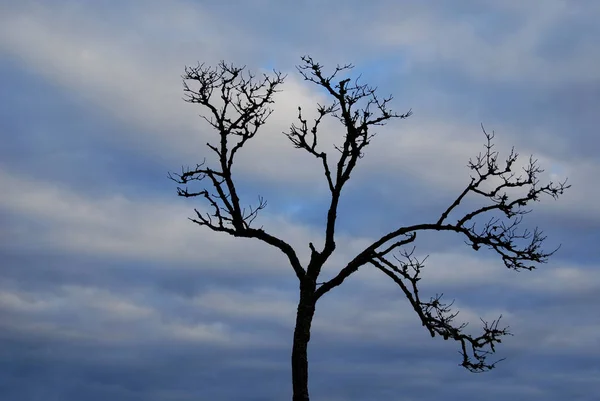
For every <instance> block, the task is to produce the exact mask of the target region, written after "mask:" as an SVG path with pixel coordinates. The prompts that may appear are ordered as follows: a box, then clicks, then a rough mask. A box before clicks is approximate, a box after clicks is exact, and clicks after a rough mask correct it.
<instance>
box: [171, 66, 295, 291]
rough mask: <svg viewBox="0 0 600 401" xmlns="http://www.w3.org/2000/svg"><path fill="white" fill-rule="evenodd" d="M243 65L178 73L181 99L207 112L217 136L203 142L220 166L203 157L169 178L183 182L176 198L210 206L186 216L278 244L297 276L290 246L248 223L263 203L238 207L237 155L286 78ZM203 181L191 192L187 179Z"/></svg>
mask: <svg viewBox="0 0 600 401" xmlns="http://www.w3.org/2000/svg"><path fill="white" fill-rule="evenodd" d="M244 69H245V67H235V66H233V65H227V64H225V62H223V61H221V62H220V63H219V65H218V66H217V67H216V68H211V67H207V66H205V65H204V64H199V65H197V66H195V67H186V68H185V74H184V75H183V76H182V78H183V89H184V93H185V96H186V97H185V101H187V102H189V103H197V104H200V105H201V106H203V107H204V108H206V109H207V110H208V116H207V115H201V117H202V118H203V119H204V120H205V121H206V122H208V124H209V125H210V126H211V127H213V128H214V129H215V130H216V131H217V133H218V140H217V141H215V142H213V143H210V142H209V143H207V144H206V145H207V146H208V148H209V149H211V150H212V151H213V152H214V153H215V154H216V155H217V157H218V165H217V166H215V167H206V166H205V163H206V161H204V162H202V163H201V164H197V165H196V167H195V168H189V167H188V168H187V169H183V168H182V170H181V173H179V174H177V173H174V174H171V173H169V178H171V179H172V180H173V181H175V182H177V183H178V184H182V185H184V187H178V188H177V193H178V195H179V196H183V197H197V196H200V197H202V198H204V199H205V200H206V201H207V202H208V204H209V205H210V207H211V209H212V213H205V214H202V213H200V212H199V211H198V210H196V209H195V212H196V216H197V218H195V219H190V220H192V221H193V222H194V223H196V224H198V225H201V226H206V227H208V228H210V229H211V230H213V231H219V232H226V233H228V234H230V235H234V236H237V237H247V238H257V239H259V240H262V241H264V242H266V243H268V244H270V245H272V246H275V247H277V248H278V249H280V250H281V251H282V252H283V253H285V254H286V255H287V256H288V258H289V260H290V263H291V264H292V267H293V268H294V271H295V272H296V275H297V276H298V278H300V279H301V278H302V277H304V274H305V271H304V269H303V268H302V266H301V265H300V261H299V260H298V257H297V255H296V253H295V252H294V250H293V248H292V247H291V246H290V245H289V244H287V243H286V242H284V241H282V240H280V239H278V238H276V237H274V236H271V235H269V234H268V233H266V232H265V231H264V230H263V229H262V228H261V229H254V228H252V227H251V224H252V222H253V221H254V219H255V218H256V217H257V215H258V212H259V211H260V210H262V209H264V208H265V207H266V205H267V202H266V201H265V200H264V199H263V198H262V197H259V200H258V205H257V206H250V207H249V208H247V209H246V208H244V207H242V206H241V205H240V198H239V195H238V192H237V189H236V186H235V183H234V181H233V174H232V168H233V163H234V158H235V155H236V154H237V152H238V151H239V150H240V149H241V148H242V147H243V146H244V145H245V144H246V143H247V141H248V140H250V139H252V138H253V137H254V136H255V135H256V133H257V132H258V130H259V129H260V127H261V126H263V125H264V124H265V122H266V120H267V119H268V117H269V116H270V115H271V113H272V109H271V108H270V105H271V104H272V103H273V102H274V100H273V97H274V95H275V93H276V92H278V90H277V88H278V86H279V85H281V84H282V83H283V81H284V79H285V76H282V75H281V73H279V72H277V71H274V76H269V75H267V74H264V75H263V77H262V78H261V79H257V77H256V76H255V75H254V74H252V73H247V74H244ZM206 179H208V184H207V185H206V186H204V187H203V188H202V189H200V190H198V191H192V192H190V190H189V189H188V184H189V183H191V182H194V181H198V182H200V181H205V180H206Z"/></svg>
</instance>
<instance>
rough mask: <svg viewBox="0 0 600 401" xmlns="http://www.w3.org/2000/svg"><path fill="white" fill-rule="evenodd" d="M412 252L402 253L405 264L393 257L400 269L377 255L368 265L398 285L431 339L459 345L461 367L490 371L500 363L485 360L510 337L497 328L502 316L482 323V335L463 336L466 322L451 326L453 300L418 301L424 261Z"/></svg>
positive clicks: (505, 331)
mask: <svg viewBox="0 0 600 401" xmlns="http://www.w3.org/2000/svg"><path fill="white" fill-rule="evenodd" d="M413 252H414V248H413V250H412V251H411V252H406V251H405V252H403V253H402V256H403V257H404V258H405V259H406V261H400V260H399V259H398V258H396V257H395V259H396V261H397V262H398V263H399V264H400V266H399V267H398V266H396V265H395V264H394V263H392V262H390V261H389V260H387V259H386V258H384V257H382V256H377V257H376V258H374V259H371V260H370V261H369V262H370V263H371V264H372V265H373V266H375V267H376V268H377V269H379V270H380V271H382V272H383V273H385V274H386V275H387V276H388V277H390V278H391V279H392V280H393V281H394V282H395V283H396V284H398V286H399V287H400V288H401V289H402V292H403V293H404V295H405V296H406V298H407V299H408V300H409V302H410V304H411V306H412V307H413V309H414V310H415V312H416V313H417V315H418V316H419V319H420V320H421V324H422V325H423V326H424V327H425V328H427V330H428V331H429V333H430V334H431V337H435V335H436V334H438V335H440V336H442V337H443V338H444V340H448V339H450V338H451V339H453V340H455V341H458V342H460V345H461V351H460V353H461V355H462V363H461V365H462V366H463V367H465V368H466V369H468V370H470V371H472V372H483V371H486V370H490V369H493V368H494V367H495V365H496V363H498V362H499V361H496V362H494V363H488V362H487V357H488V356H489V355H491V354H493V353H494V352H495V351H496V349H495V344H497V343H501V342H502V340H501V337H502V336H506V335H511V334H510V333H509V332H508V328H503V329H499V328H498V324H499V322H500V319H501V318H502V316H500V317H499V318H498V319H497V320H494V321H493V322H492V323H490V324H488V323H487V322H485V321H483V320H482V322H483V333H482V334H481V335H480V336H478V337H473V336H471V335H468V334H465V333H464V332H463V329H464V328H465V327H466V326H467V324H466V323H463V324H461V325H454V324H453V321H454V319H455V318H456V316H458V312H452V310H451V307H452V304H453V303H454V301H453V302H451V303H449V304H447V303H443V302H441V298H442V296H443V294H439V295H438V294H436V296H435V297H432V298H430V300H429V301H427V302H424V301H422V300H421V297H420V296H419V289H418V285H417V283H418V281H419V280H420V279H421V278H420V277H419V274H420V273H421V269H422V268H423V262H424V261H425V259H426V258H425V259H423V260H421V261H419V260H417V259H416V258H414V257H412V254H413ZM500 361H501V360H500Z"/></svg>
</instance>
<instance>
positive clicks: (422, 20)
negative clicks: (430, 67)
mask: <svg viewBox="0 0 600 401" xmlns="http://www.w3.org/2000/svg"><path fill="white" fill-rule="evenodd" d="M411 4H412V3H411ZM487 5H488V6H489V9H488V10H487V14H486V13H482V14H480V15H478V18H476V19H470V18H469V16H468V15H465V16H464V17H460V16H459V17H458V18H457V15H456V14H454V13H452V17H449V15H448V14H447V13H442V12H440V11H437V10H436V8H435V7H426V6H425V5H424V4H420V5H419V6H416V4H412V6H411V8H410V12H406V7H405V5H397V6H396V7H391V8H388V9H387V10H386V15H385V16H383V17H382V19H381V20H379V21H377V23H376V24H374V25H375V27H374V29H372V30H370V31H369V32H370V33H371V35H372V36H371V37H370V39H371V40H372V41H373V43H374V44H379V46H380V48H382V49H385V51H398V50H404V51H406V52H407V53H408V55H409V56H410V57H408V58H409V59H410V60H417V62H426V63H435V62H450V63H451V64H453V65H455V66H456V67H458V68H459V69H460V70H461V71H464V72H467V73H468V74H471V75H472V76H475V77H478V78H480V79H494V80H500V81H505V80H523V79H525V80H534V81H538V82H544V83H555V82H563V81H570V82H585V81H587V80H595V79H598V78H599V75H598V71H597V69H595V68H594V67H593V66H594V65H595V64H596V63H597V61H598V60H599V59H600V54H599V53H598V51H597V48H596V49H594V48H593V46H594V45H593V43H592V41H589V42H585V41H581V42H579V43H578V44H577V48H576V49H575V50H574V51H573V56H572V57H565V58H561V59H557V60H548V59H544V58H543V57H542V56H541V55H540V53H539V50H538V47H539V45H540V44H541V42H542V40H543V39H544V38H545V37H546V36H547V35H548V34H549V33H550V32H552V31H553V30H554V29H560V28H563V27H564V26H565V24H566V23H567V22H568V19H569V18H570V17H572V16H573V15H576V14H578V15H579V16H589V15H590V13H592V15H593V13H598V12H599V10H597V9H593V8H592V9H590V8H588V7H585V8H584V7H581V8H580V7H577V5H574V4H571V2H564V1H560V0H553V1H531V2H518V4H517V2H493V3H492V2H488V3H487ZM511 23H512V24H515V26H514V27H513V28H512V29H510V30H508V29H507V28H506V27H508V26H511V25H512V24H511ZM478 24H480V25H481V26H480V27H479V28H478ZM566 26H567V27H568V25H566ZM494 28H495V29H494ZM486 30H493V32H494V35H493V41H491V40H489V39H486V38H485V36H484V34H482V32H481V31H484V32H485V31H486Z"/></svg>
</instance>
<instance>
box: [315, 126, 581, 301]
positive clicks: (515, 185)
mask: <svg viewBox="0 0 600 401" xmlns="http://www.w3.org/2000/svg"><path fill="white" fill-rule="evenodd" d="M482 128H483V127H482ZM483 133H484V135H485V137H486V143H485V145H484V147H485V152H484V153H483V154H481V153H480V154H479V155H478V156H477V158H476V159H475V160H474V161H473V160H470V161H469V164H468V167H469V168H470V169H471V170H473V171H475V173H476V175H477V176H476V177H471V182H470V183H469V185H467V187H466V188H465V189H464V190H463V191H461V193H460V194H459V195H458V197H457V198H456V199H455V200H454V201H453V202H452V203H451V204H450V206H449V207H448V208H447V209H446V210H444V212H442V214H441V216H440V218H439V219H438V220H437V222H436V223H426V224H416V225H412V226H405V227H400V228H398V229H397V230H395V231H392V232H390V233H388V234H386V235H384V236H382V237H381V238H379V239H378V240H376V241H374V242H373V243H372V244H371V245H369V246H368V247H366V248H365V249H364V250H363V251H362V252H361V253H359V254H358V256H357V257H356V258H354V259H353V260H352V261H351V262H350V263H348V265H346V266H345V267H344V268H343V269H341V270H340V272H339V273H338V274H337V275H336V276H335V277H334V278H332V279H331V280H329V281H327V282H325V283H323V284H322V285H321V286H320V287H319V288H318V290H317V294H318V296H319V297H320V296H322V295H323V294H325V293H326V292H328V291H330V290H331V289H332V288H334V287H337V286H338V285H340V284H342V283H343V282H344V280H345V279H346V278H348V277H349V276H350V275H351V274H353V273H354V272H356V271H357V270H358V268H359V267H360V266H362V265H364V264H365V263H367V262H370V261H371V259H372V258H373V257H375V256H376V255H377V254H378V252H377V249H379V248H380V247H382V246H385V245H386V244H387V243H389V242H390V241H394V240H396V239H397V238H401V237H403V236H404V237H406V236H408V239H410V238H411V236H415V237H416V233H417V232H418V231H430V230H435V231H451V232H456V233H459V234H462V235H464V236H465V237H466V243H467V245H469V246H471V247H472V248H473V249H475V250H479V249H480V248H481V246H482V245H483V246H486V247H488V248H489V249H491V250H493V251H495V252H496V253H497V254H498V255H500V257H501V258H502V261H503V263H504V265H505V266H506V267H507V268H509V269H514V270H520V269H526V270H532V269H534V268H535V266H534V265H533V264H530V263H529V262H533V263H546V262H547V260H548V257H550V256H551V255H553V254H554V253H555V252H556V251H557V250H558V248H557V249H555V250H553V251H551V252H545V251H543V250H542V245H543V242H544V240H545V239H546V237H545V236H544V235H543V233H542V231H540V230H539V229H538V228H537V227H536V228H535V229H534V230H533V231H529V230H527V229H524V230H519V226H520V225H521V223H522V221H523V216H524V215H525V214H527V213H528V212H529V210H526V209H524V207H525V206H527V204H528V203H529V202H531V201H539V200H540V197H541V196H550V197H552V198H553V199H557V198H558V197H559V196H560V195H562V194H563V193H564V191H565V190H566V189H568V188H569V187H570V185H567V184H566V180H565V181H563V182H561V183H558V184H555V183H553V182H552V181H551V182H549V183H548V184H546V185H540V183H539V179H538V176H539V174H540V173H542V172H543V171H544V170H542V169H541V168H540V167H539V166H538V165H537V162H536V160H534V159H533V158H530V160H529V164H528V166H526V167H525V168H523V171H524V174H522V175H519V176H517V175H516V174H515V173H514V172H513V170H514V165H515V162H516V161H517V159H518V154H516V153H515V152H514V151H511V153H510V154H509V156H508V157H507V159H506V162H505V164H504V166H503V168H500V167H499V165H498V157H499V154H498V152H496V151H493V150H492V148H493V146H494V145H493V144H492V139H493V138H494V133H493V132H492V133H491V134H490V133H488V132H486V131H485V129H483ZM494 178H495V179H500V183H499V184H497V185H496V186H495V187H494V188H493V189H492V190H489V191H485V190H483V189H481V188H480V187H481V186H482V184H483V183H485V182H488V180H490V179H494ZM508 189H521V190H522V191H523V192H524V195H516V196H514V195H513V197H512V200H511V197H510V195H509V193H508V192H507V190H508ZM469 194H473V195H474V196H479V197H483V198H484V199H487V200H488V201H489V204H488V205H485V206H483V207H480V208H479V209H476V210H474V211H472V212H469V213H465V214H464V215H462V216H460V217H458V218H457V219H456V221H455V223H446V221H447V220H448V219H449V216H450V214H451V212H453V211H455V210H456V208H457V207H458V206H459V204H460V203H461V202H462V201H463V200H464V199H465V198H466V197H467V196H468V195H469ZM492 212H499V213H500V214H501V216H504V220H501V219H500V218H498V217H494V216H493V215H491V217H488V221H487V223H485V224H484V225H483V227H482V228H481V229H478V228H477V226H476V222H473V219H474V218H475V217H477V216H484V215H488V216H490V214H491V213H492ZM413 240H414V238H413V239H412V240H410V241H409V240H406V239H405V240H402V241H399V242H398V244H399V245H398V246H401V245H406V244H407V243H410V242H412V241H413ZM405 241H406V242H405ZM390 246H391V247H392V248H397V247H398V246H395V245H394V244H392V245H390ZM389 250H391V249H389V248H388V250H387V251H383V253H380V255H381V256H383V255H385V253H387V252H389Z"/></svg>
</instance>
